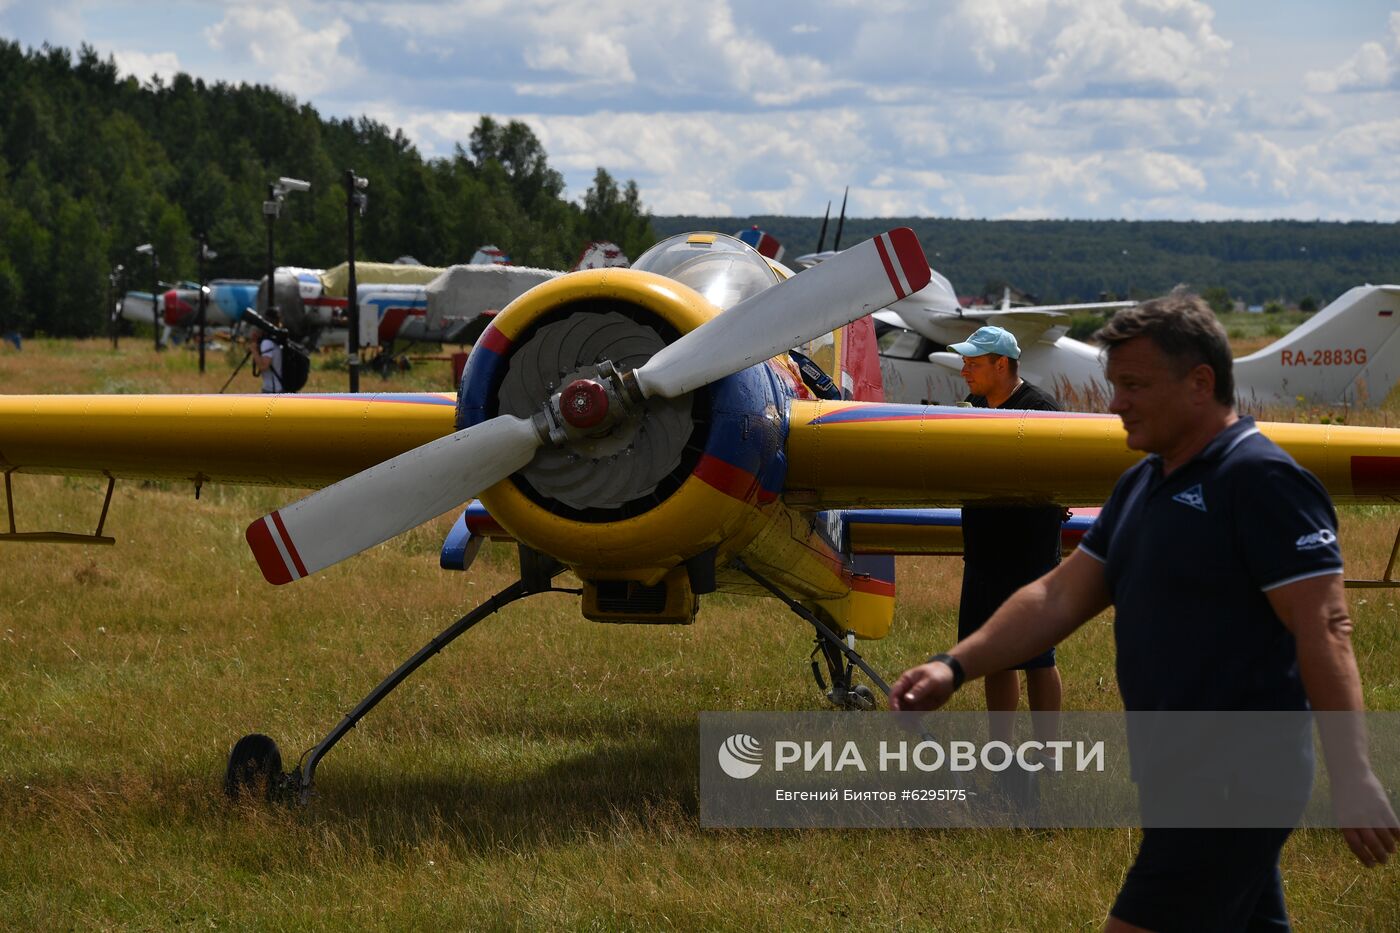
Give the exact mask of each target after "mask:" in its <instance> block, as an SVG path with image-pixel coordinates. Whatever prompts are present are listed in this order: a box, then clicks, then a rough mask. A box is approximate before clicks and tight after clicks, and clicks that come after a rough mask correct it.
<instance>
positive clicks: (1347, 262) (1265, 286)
mask: <svg viewBox="0 0 1400 933" xmlns="http://www.w3.org/2000/svg"><path fill="white" fill-rule="evenodd" d="M833 210H835V208H833ZM836 222H837V218H836V217H835V216H832V218H831V221H830V223H829V224H828V229H827V234H826V243H825V246H826V248H827V249H830V248H831V247H832V245H833V243H834V240H835V233H836ZM651 223H652V227H653V228H654V229H655V230H656V233H657V236H658V237H666V236H670V235H671V234H673V233H679V232H680V231H683V230H696V229H705V230H719V231H721V232H724V233H732V232H734V231H736V230H742V229H744V228H746V227H749V226H752V225H757V226H758V227H759V228H761V229H763V230H766V231H767V232H769V233H771V234H772V235H773V236H775V237H777V238H778V240H779V242H781V243H782V244H783V246H784V248H785V249H786V253H785V255H784V259H785V260H787V261H788V262H789V263H791V262H792V260H794V259H795V258H796V257H797V256H799V255H802V254H804V253H810V252H814V251H815V250H816V248H817V243H818V237H819V236H820V233H821V226H822V219H821V218H820V217H771V216H764V217H653V218H652V219H651ZM901 226H903V227H911V228H913V230H914V232H915V233H916V234H918V236H919V242H921V243H922V244H923V246H924V252H925V253H927V254H928V260H929V264H930V265H932V266H933V267H934V268H935V269H937V270H938V271H939V272H941V273H943V275H945V276H947V277H948V279H949V280H950V281H951V282H952V283H953V288H955V289H956V290H957V292H958V294H960V295H983V294H986V295H995V296H1000V295H1001V293H1002V287H1003V286H1004V285H1008V284H1009V285H1011V286H1013V287H1015V288H1019V289H1021V290H1022V291H1025V292H1028V293H1030V294H1032V295H1034V296H1035V299H1036V300H1037V301H1039V302H1040V303H1042V304H1059V303H1064V302H1071V301H1095V300H1099V299H1100V298H1110V299H1115V298H1135V299H1136V298H1147V297H1151V296H1154V295H1160V294H1162V293H1164V292H1166V291H1169V290H1170V289H1171V288H1172V287H1174V286H1176V285H1178V284H1181V283H1185V284H1187V285H1190V286H1191V287H1192V288H1194V289H1195V290H1196V291H1200V292H1205V291H1206V290H1207V289H1214V290H1219V289H1221V288H1223V289H1225V291H1226V292H1228V294H1229V295H1230V296H1231V297H1232V298H1235V299H1238V300H1243V301H1245V302H1246V303H1248V304H1261V305H1262V304H1264V303H1266V302H1269V301H1275V300H1277V301H1280V302H1283V303H1286V304H1293V305H1299V304H1302V305H1304V306H1305V307H1306V306H1307V304H1308V303H1309V301H1308V300H1309V299H1311V302H1312V303H1314V304H1316V305H1318V306H1319V307H1320V306H1322V305H1325V304H1326V303H1327V302H1329V301H1331V300H1332V299H1333V298H1336V297H1337V296H1338V295H1340V294H1341V293H1342V292H1344V291H1346V290H1347V289H1348V288H1351V287H1352V286H1353V285H1363V284H1365V283H1368V282H1369V283H1371V284H1373V285H1380V284H1395V283H1400V224H1393V223H1391V224H1378V223H1322V222H1307V221H1293V220H1274V221H1260V222H1253V221H1220V222H1198V221H1190V222H1181V221H1126V220H1029V221H1023V220H939V219H934V218H928V217H882V218H875V219H869V218H851V217H847V218H846V222H845V225H844V227H843V229H842V232H841V243H842V245H844V246H850V245H852V244H854V243H858V242H860V241H861V240H864V239H867V238H869V237H872V236H874V235H875V234H877V233H880V232H882V231H884V230H888V229H889V228H891V227H901Z"/></svg>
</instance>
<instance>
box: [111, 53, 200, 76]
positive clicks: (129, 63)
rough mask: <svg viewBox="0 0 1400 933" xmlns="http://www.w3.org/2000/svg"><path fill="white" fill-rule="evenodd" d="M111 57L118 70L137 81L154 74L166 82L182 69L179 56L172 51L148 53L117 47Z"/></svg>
mask: <svg viewBox="0 0 1400 933" xmlns="http://www.w3.org/2000/svg"><path fill="white" fill-rule="evenodd" d="M112 58H113V59H114V60H115V61H116V63H117V70H118V71H119V72H121V73H122V74H124V75H132V76H134V77H135V78H136V79H137V80H138V81H149V80H150V79H151V76H152V75H155V76H157V77H159V78H160V79H161V80H162V81H165V82H167V83H168V82H169V81H170V79H171V78H173V77H175V75H176V74H177V73H178V72H180V71H183V70H184V68H183V67H181V65H180V56H178V55H176V54H175V53H174V52H156V53H154V54H149V55H148V54H147V53H145V52H133V51H129V50H120V49H119V50H117V51H114V52H113V53H112Z"/></svg>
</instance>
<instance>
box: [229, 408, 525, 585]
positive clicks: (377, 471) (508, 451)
mask: <svg viewBox="0 0 1400 933" xmlns="http://www.w3.org/2000/svg"><path fill="white" fill-rule="evenodd" d="M539 446H540V438H539V435H538V434H537V433H536V431H535V428H534V426H533V425H532V424H531V423H530V421H529V420H527V419H524V418H516V417H515V416H513V415H501V416H499V417H496V418H492V419H491V420H490V421H484V422H482V423H481V424H476V425H472V426H471V427H469V428H467V429H465V430H462V431H458V432H456V433H455V434H449V435H447V436H446V437H441V438H438V439H437V440H435V441H432V442H431V443H428V444H424V445H423V446H422V447H417V448H415V449H413V450H410V451H408V452H407V453H403V454H400V455H399V456H397V457H394V458H393V459H392V460H386V461H384V462H383V463H380V464H377V465H375V466H372V467H370V468H369V469H368V470H365V471H364V472H362V473H356V474H355V475H354V476H350V477H347V478H345V479H343V480H341V481H340V482H338V483H336V484H335V485H334V486H327V487H326V488H325V489H322V490H320V491H318V492H314V493H312V494H311V495H309V496H307V497H306V498H305V499H301V500H299V501H297V502H294V503H292V504H291V505H289V506H287V507H286V508H284V509H279V510H278V511H276V512H273V513H272V514H271V515H267V516H264V517H263V518H260V519H258V520H257V521H256V522H254V523H253V524H251V525H249V526H248V532H247V539H248V546H249V547H250V548H252V549H253V556H254V557H256V558H257V560H258V566H259V567H261V568H262V572H263V576H264V577H266V578H267V581H268V582H269V583H290V582H291V581H293V580H299V579H301V578H302V577H304V576H307V575H308V574H312V573H315V572H316V571H318V570H322V569H324V568H326V567H329V566H330V565H331V564H335V563H339V562H340V561H342V560H345V558H347V557H352V556H354V555H355V554H358V553H360V552H361V551H363V550H365V549H366V548H370V547H373V546H374V545H376V544H379V543H381V542H383V541H387V540H389V539H390V538H392V537H394V535H397V534H400V533H401V532H404V531H407V530H408V529H410V528H414V527H417V526H418V525H421V524H423V522H426V521H428V520H429V519H431V518H435V517H436V516H438V515H441V514H442V513H443V512H446V511H447V510H448V509H451V508H454V507H456V506H459V505H461V504H462V503H463V502H466V501H468V500H470V499H472V498H474V497H475V496H476V495H477V493H479V492H481V491H482V490H484V489H487V488H489V487H491V486H494V485H495V484H496V483H498V482H500V481H501V480H503V479H505V478H506V477H507V476H509V475H510V474H512V473H514V472H515V471H516V470H519V469H522V468H523V467H525V466H526V465H527V464H529V462H530V460H531V459H532V458H533V457H534V455H535V450H536V449H537V448H538V447H539Z"/></svg>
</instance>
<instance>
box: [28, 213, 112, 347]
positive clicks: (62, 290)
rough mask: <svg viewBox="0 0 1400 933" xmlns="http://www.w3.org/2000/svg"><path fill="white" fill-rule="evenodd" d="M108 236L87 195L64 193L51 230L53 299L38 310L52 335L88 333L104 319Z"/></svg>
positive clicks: (85, 335)
mask: <svg viewBox="0 0 1400 933" xmlns="http://www.w3.org/2000/svg"><path fill="white" fill-rule="evenodd" d="M106 256H107V236H106V233H105V232H104V231H103V229H102V224H101V223H99V222H98V219H97V211H96V209H95V208H94V207H93V206H92V204H90V203H89V202H87V201H79V200H74V199H71V198H69V199H65V200H64V202H63V203H62V204H61V205H60V206H59V209H58V223H57V226H56V228H55V230H54V252H53V268H54V270H55V271H56V272H57V273H58V275H56V276H55V279H54V282H53V291H52V300H51V301H49V302H46V303H45V305H44V306H43V307H42V310H41V311H40V315H41V318H42V321H43V330H44V331H45V332H47V333H49V334H52V335H54V336H56V337H88V336H91V335H92V334H95V333H100V332H101V331H102V329H103V327H104V325H105V324H106V317H105V314H104V312H105V310H106V309H105V307H104V305H105V302H104V295H105V294H106V288H107V262H106Z"/></svg>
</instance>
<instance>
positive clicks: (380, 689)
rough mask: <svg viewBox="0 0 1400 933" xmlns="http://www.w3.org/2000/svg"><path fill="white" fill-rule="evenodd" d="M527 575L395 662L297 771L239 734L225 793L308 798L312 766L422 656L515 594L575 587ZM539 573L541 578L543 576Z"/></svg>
mask: <svg viewBox="0 0 1400 933" xmlns="http://www.w3.org/2000/svg"><path fill="white" fill-rule="evenodd" d="M562 569H563V568H562V567H561V568H558V569H556V570H554V573H558V572H559V570H562ZM527 576H528V577H533V579H532V580H530V582H529V583H527V582H526V580H525V579H521V580H517V581H516V582H514V583H512V584H511V585H510V586H508V587H506V588H505V589H503V590H501V591H500V592H499V593H497V594H496V595H495V596H492V597H491V598H490V599H488V600H487V601H486V602H484V603H482V604H481V605H480V606H477V607H476V608H475V609H473V610H472V611H471V612H469V613H467V614H466V615H464V616H462V618H460V619H458V620H457V621H456V622H454V623H452V624H451V625H449V626H448V627H447V628H446V629H444V630H443V631H442V633H441V634H440V635H438V636H437V637H436V638H434V639H433V640H432V641H430V642H428V643H427V644H426V645H424V646H423V647H422V648H419V649H418V652H417V653H416V654H414V655H413V657H411V658H409V659H408V660H407V661H405V662H403V664H401V665H399V667H398V669H397V670H395V671H394V672H393V673H392V674H390V675H389V676H388V677H386V678H384V680H383V681H381V682H380V684H379V686H377V687H375V688H374V689H373V690H371V691H370V692H369V694H368V695H367V696H366V697H365V698H364V699H363V700H361V701H360V702H359V705H357V706H356V707H355V708H354V709H353V710H351V711H350V712H349V713H347V714H346V716H345V718H344V719H342V720H341V721H340V724H339V725H337V726H336V727H335V728H334V729H332V730H331V731H330V733H329V734H328V735H327V736H326V737H325V738H324V739H322V740H321V742H320V744H319V745H317V746H316V747H315V748H312V749H309V750H307V751H306V752H304V753H303V754H302V756H301V761H299V762H298V767H297V770H295V771H288V772H285V773H284V772H283V771H282V755H281V752H279V751H278V749H277V743H276V742H274V741H273V740H272V739H270V738H268V737H267V736H265V735H262V734H260V733H255V734H253V735H246V736H244V737H243V738H242V739H239V741H238V744H236V745H235V746H234V747H233V752H232V753H231V754H230V755H229V762H228V770H227V772H226V773H225V775H224V791H225V793H227V794H228V795H229V796H230V797H234V798H237V797H238V796H239V795H240V793H241V792H242V791H243V790H244V789H245V788H257V787H259V786H260V785H262V784H266V788H267V789H266V795H267V798H268V799H269V800H274V799H280V800H292V799H297V800H299V801H300V802H301V803H307V802H309V801H310V799H311V788H312V783H313V780H314V778H315V775H316V765H317V764H319V763H320V761H321V759H322V758H324V757H325V755H326V753H327V752H329V751H330V750H331V748H332V747H334V745H335V744H336V743H337V742H339V741H340V740H341V739H342V738H343V737H344V736H345V734H346V733H347V732H349V731H350V730H351V729H353V728H355V725H356V724H357V723H358V722H359V721H360V720H361V719H363V718H364V716H365V714H366V713H368V712H369V711H370V710H372V709H374V707H375V706H376V705H378V703H379V701H380V700H382V699H384V698H385V697H386V696H388V695H389V693H390V692H391V691H392V690H393V689H394V688H395V687H397V686H398V685H399V684H400V683H402V682H403V681H404V680H405V679H407V677H408V675H410V674H412V673H413V672H414V671H415V670H417V669H418V667H419V666H420V665H421V664H422V663H423V662H424V661H426V660H428V659H429V658H431V657H432V656H433V655H435V654H437V653H438V652H439V651H441V650H442V649H443V648H446V647H447V646H448V645H449V644H451V643H452V641H453V640H455V639H456V638H457V636H459V635H461V634H462V633H463V632H465V631H466V630H467V629H469V628H471V627H472V626H473V625H475V624H476V623H478V622H480V621H481V620H482V619H484V618H486V617H487V616H489V615H493V614H494V613H496V612H498V611H499V610H501V609H502V608H504V607H505V606H507V605H509V604H511V603H513V602H515V601H516V600H517V599H524V598H525V597H526V596H533V595H534V594H536V593H549V592H574V591H573V590H559V589H556V588H555V587H553V586H552V585H551V584H550V577H551V576H552V574H550V575H547V576H546V575H542V574H539V573H537V572H536V573H531V574H527ZM541 577H543V579H542V580H541V579H540V578H541ZM531 584H533V585H531Z"/></svg>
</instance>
